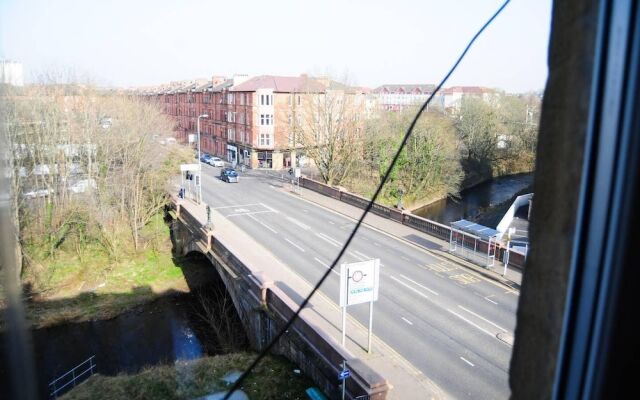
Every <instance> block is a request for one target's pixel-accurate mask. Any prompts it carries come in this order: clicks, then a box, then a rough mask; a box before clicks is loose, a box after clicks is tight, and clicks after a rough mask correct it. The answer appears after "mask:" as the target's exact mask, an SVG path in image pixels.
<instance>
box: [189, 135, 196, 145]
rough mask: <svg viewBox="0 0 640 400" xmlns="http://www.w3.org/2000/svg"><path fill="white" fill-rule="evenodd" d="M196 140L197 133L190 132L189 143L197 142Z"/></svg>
mask: <svg viewBox="0 0 640 400" xmlns="http://www.w3.org/2000/svg"><path fill="white" fill-rule="evenodd" d="M195 142H196V134H195V133H190V134H189V143H195Z"/></svg>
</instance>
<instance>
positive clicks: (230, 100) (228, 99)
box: [227, 93, 233, 104]
mask: <svg viewBox="0 0 640 400" xmlns="http://www.w3.org/2000/svg"><path fill="white" fill-rule="evenodd" d="M227 104H233V93H227Z"/></svg>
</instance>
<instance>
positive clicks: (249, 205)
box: [211, 203, 260, 210]
mask: <svg viewBox="0 0 640 400" xmlns="http://www.w3.org/2000/svg"><path fill="white" fill-rule="evenodd" d="M259 205H260V203H254V204H237V205H235V206H223V207H211V209H212V210H220V209H222V208H235V207H251V206H259Z"/></svg>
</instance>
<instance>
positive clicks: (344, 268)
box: [340, 258, 380, 353]
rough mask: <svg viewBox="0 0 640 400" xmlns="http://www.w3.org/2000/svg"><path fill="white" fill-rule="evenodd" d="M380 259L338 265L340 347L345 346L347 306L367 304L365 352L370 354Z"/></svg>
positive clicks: (378, 284)
mask: <svg viewBox="0 0 640 400" xmlns="http://www.w3.org/2000/svg"><path fill="white" fill-rule="evenodd" d="M379 286H380V259H378V258H376V259H373V260H368V261H362V262H357V263H351V264H342V265H340V306H341V307H342V345H343V346H344V345H345V340H346V328H347V306H352V305H354V304H361V303H369V335H368V336H369V337H368V345H367V352H368V353H371V340H372V335H373V302H374V301H376V300H378V288H379Z"/></svg>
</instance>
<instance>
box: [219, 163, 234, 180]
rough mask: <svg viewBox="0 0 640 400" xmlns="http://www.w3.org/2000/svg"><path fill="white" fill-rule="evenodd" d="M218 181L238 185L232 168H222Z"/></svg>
mask: <svg viewBox="0 0 640 400" xmlns="http://www.w3.org/2000/svg"><path fill="white" fill-rule="evenodd" d="M220 179H222V180H223V181H226V182H228V183H238V173H237V172H236V170H235V169H233V168H228V167H227V168H222V170H221V171H220Z"/></svg>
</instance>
